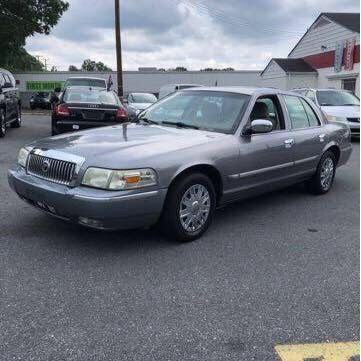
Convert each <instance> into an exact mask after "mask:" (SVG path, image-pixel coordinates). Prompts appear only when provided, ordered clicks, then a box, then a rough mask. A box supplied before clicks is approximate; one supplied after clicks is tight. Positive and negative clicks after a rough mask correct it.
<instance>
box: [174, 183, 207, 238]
mask: <svg viewBox="0 0 361 361" xmlns="http://www.w3.org/2000/svg"><path fill="white" fill-rule="evenodd" d="M210 209H211V197H210V195H209V192H208V190H207V188H206V187H205V186H203V185H201V184H195V185H192V186H191V187H189V188H188V189H187V190H186V191H185V192H184V194H183V197H182V200H181V202H180V208H179V219H180V222H181V225H182V227H183V228H184V229H185V230H186V231H187V232H196V231H198V230H199V229H201V228H202V227H203V225H204V224H205V223H206V222H207V219H208V217H209V212H210Z"/></svg>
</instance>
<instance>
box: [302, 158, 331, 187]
mask: <svg viewBox="0 0 361 361" xmlns="http://www.w3.org/2000/svg"><path fill="white" fill-rule="evenodd" d="M336 164H337V162H336V157H335V154H334V153H333V152H331V151H327V152H325V153H324V154H323V155H322V157H321V159H320V161H319V163H318V166H317V170H316V173H315V174H314V176H313V177H312V178H311V179H310V180H309V181H307V182H306V187H307V189H308V190H309V191H310V192H311V193H313V194H325V193H327V192H328V191H329V190H330V189H331V187H332V184H333V180H334V178H335V173H336Z"/></svg>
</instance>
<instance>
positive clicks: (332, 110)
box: [321, 105, 360, 118]
mask: <svg viewBox="0 0 361 361" xmlns="http://www.w3.org/2000/svg"><path fill="white" fill-rule="evenodd" d="M321 109H322V110H323V111H324V112H325V113H326V114H327V115H332V116H334V117H345V118H359V117H360V106H358V105H355V106H331V107H330V106H322V107H321Z"/></svg>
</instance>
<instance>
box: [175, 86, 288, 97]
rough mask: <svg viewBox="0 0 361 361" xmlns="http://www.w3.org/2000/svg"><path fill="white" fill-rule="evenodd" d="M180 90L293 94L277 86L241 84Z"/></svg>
mask: <svg viewBox="0 0 361 361" xmlns="http://www.w3.org/2000/svg"><path fill="white" fill-rule="evenodd" d="M181 91H182V92H189V91H214V92H226V93H237V94H246V95H263V94H280V93H282V94H290V95H295V93H293V92H292V91H288V90H281V89H277V88H259V87H245V86H244V87H242V86H212V87H198V88H191V89H182V90H181Z"/></svg>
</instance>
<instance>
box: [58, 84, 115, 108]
mask: <svg viewBox="0 0 361 361" xmlns="http://www.w3.org/2000/svg"><path fill="white" fill-rule="evenodd" d="M63 100H64V102H66V103H98V104H99V103H100V104H114V105H116V104H118V103H117V100H116V97H115V94H114V93H113V92H111V91H106V90H97V89H91V88H86V89H82V88H71V89H66V91H65V94H64V98H63Z"/></svg>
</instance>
